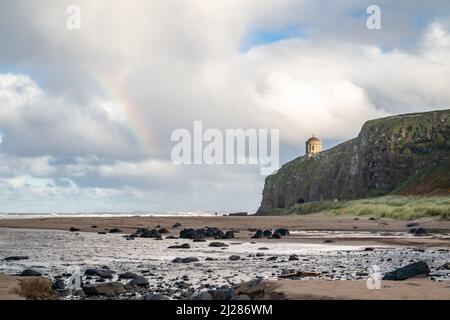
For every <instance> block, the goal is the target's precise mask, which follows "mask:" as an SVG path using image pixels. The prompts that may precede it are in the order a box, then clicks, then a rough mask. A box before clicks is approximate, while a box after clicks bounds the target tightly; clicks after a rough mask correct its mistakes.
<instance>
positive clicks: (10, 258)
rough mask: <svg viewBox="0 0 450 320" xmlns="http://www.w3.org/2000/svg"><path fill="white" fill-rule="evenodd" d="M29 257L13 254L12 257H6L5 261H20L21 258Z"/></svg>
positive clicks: (26, 258)
mask: <svg viewBox="0 0 450 320" xmlns="http://www.w3.org/2000/svg"><path fill="white" fill-rule="evenodd" d="M28 259H29V257H28V256H11V257H6V258H5V259H3V260H5V261H20V260H28Z"/></svg>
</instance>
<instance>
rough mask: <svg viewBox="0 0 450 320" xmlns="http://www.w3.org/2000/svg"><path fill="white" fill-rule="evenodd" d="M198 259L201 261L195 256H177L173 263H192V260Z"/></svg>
mask: <svg viewBox="0 0 450 320" xmlns="http://www.w3.org/2000/svg"><path fill="white" fill-rule="evenodd" d="M197 261H199V260H198V259H197V258H194V257H187V258H175V259H173V260H172V262H173V263H191V262H197Z"/></svg>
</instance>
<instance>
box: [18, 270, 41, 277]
mask: <svg viewBox="0 0 450 320" xmlns="http://www.w3.org/2000/svg"><path fill="white" fill-rule="evenodd" d="M20 276H21V277H40V276H42V274H41V273H40V272H38V271H35V270H32V269H26V270H23V271H22V273H21V274H20Z"/></svg>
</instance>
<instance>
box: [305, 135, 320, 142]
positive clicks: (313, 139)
mask: <svg viewBox="0 0 450 320" xmlns="http://www.w3.org/2000/svg"><path fill="white" fill-rule="evenodd" d="M306 142H320V139H319V138H317V137H315V136H314V135H313V136H312V137H311V138H309V139H308V140H307V141H306Z"/></svg>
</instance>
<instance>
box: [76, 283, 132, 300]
mask: <svg viewBox="0 0 450 320" xmlns="http://www.w3.org/2000/svg"><path fill="white" fill-rule="evenodd" d="M83 291H84V293H85V294H86V295H87V296H108V297H113V296H117V295H118V294H121V293H126V292H127V289H126V288H125V286H124V284H123V283H122V282H107V283H97V284H88V285H85V286H83Z"/></svg>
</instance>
